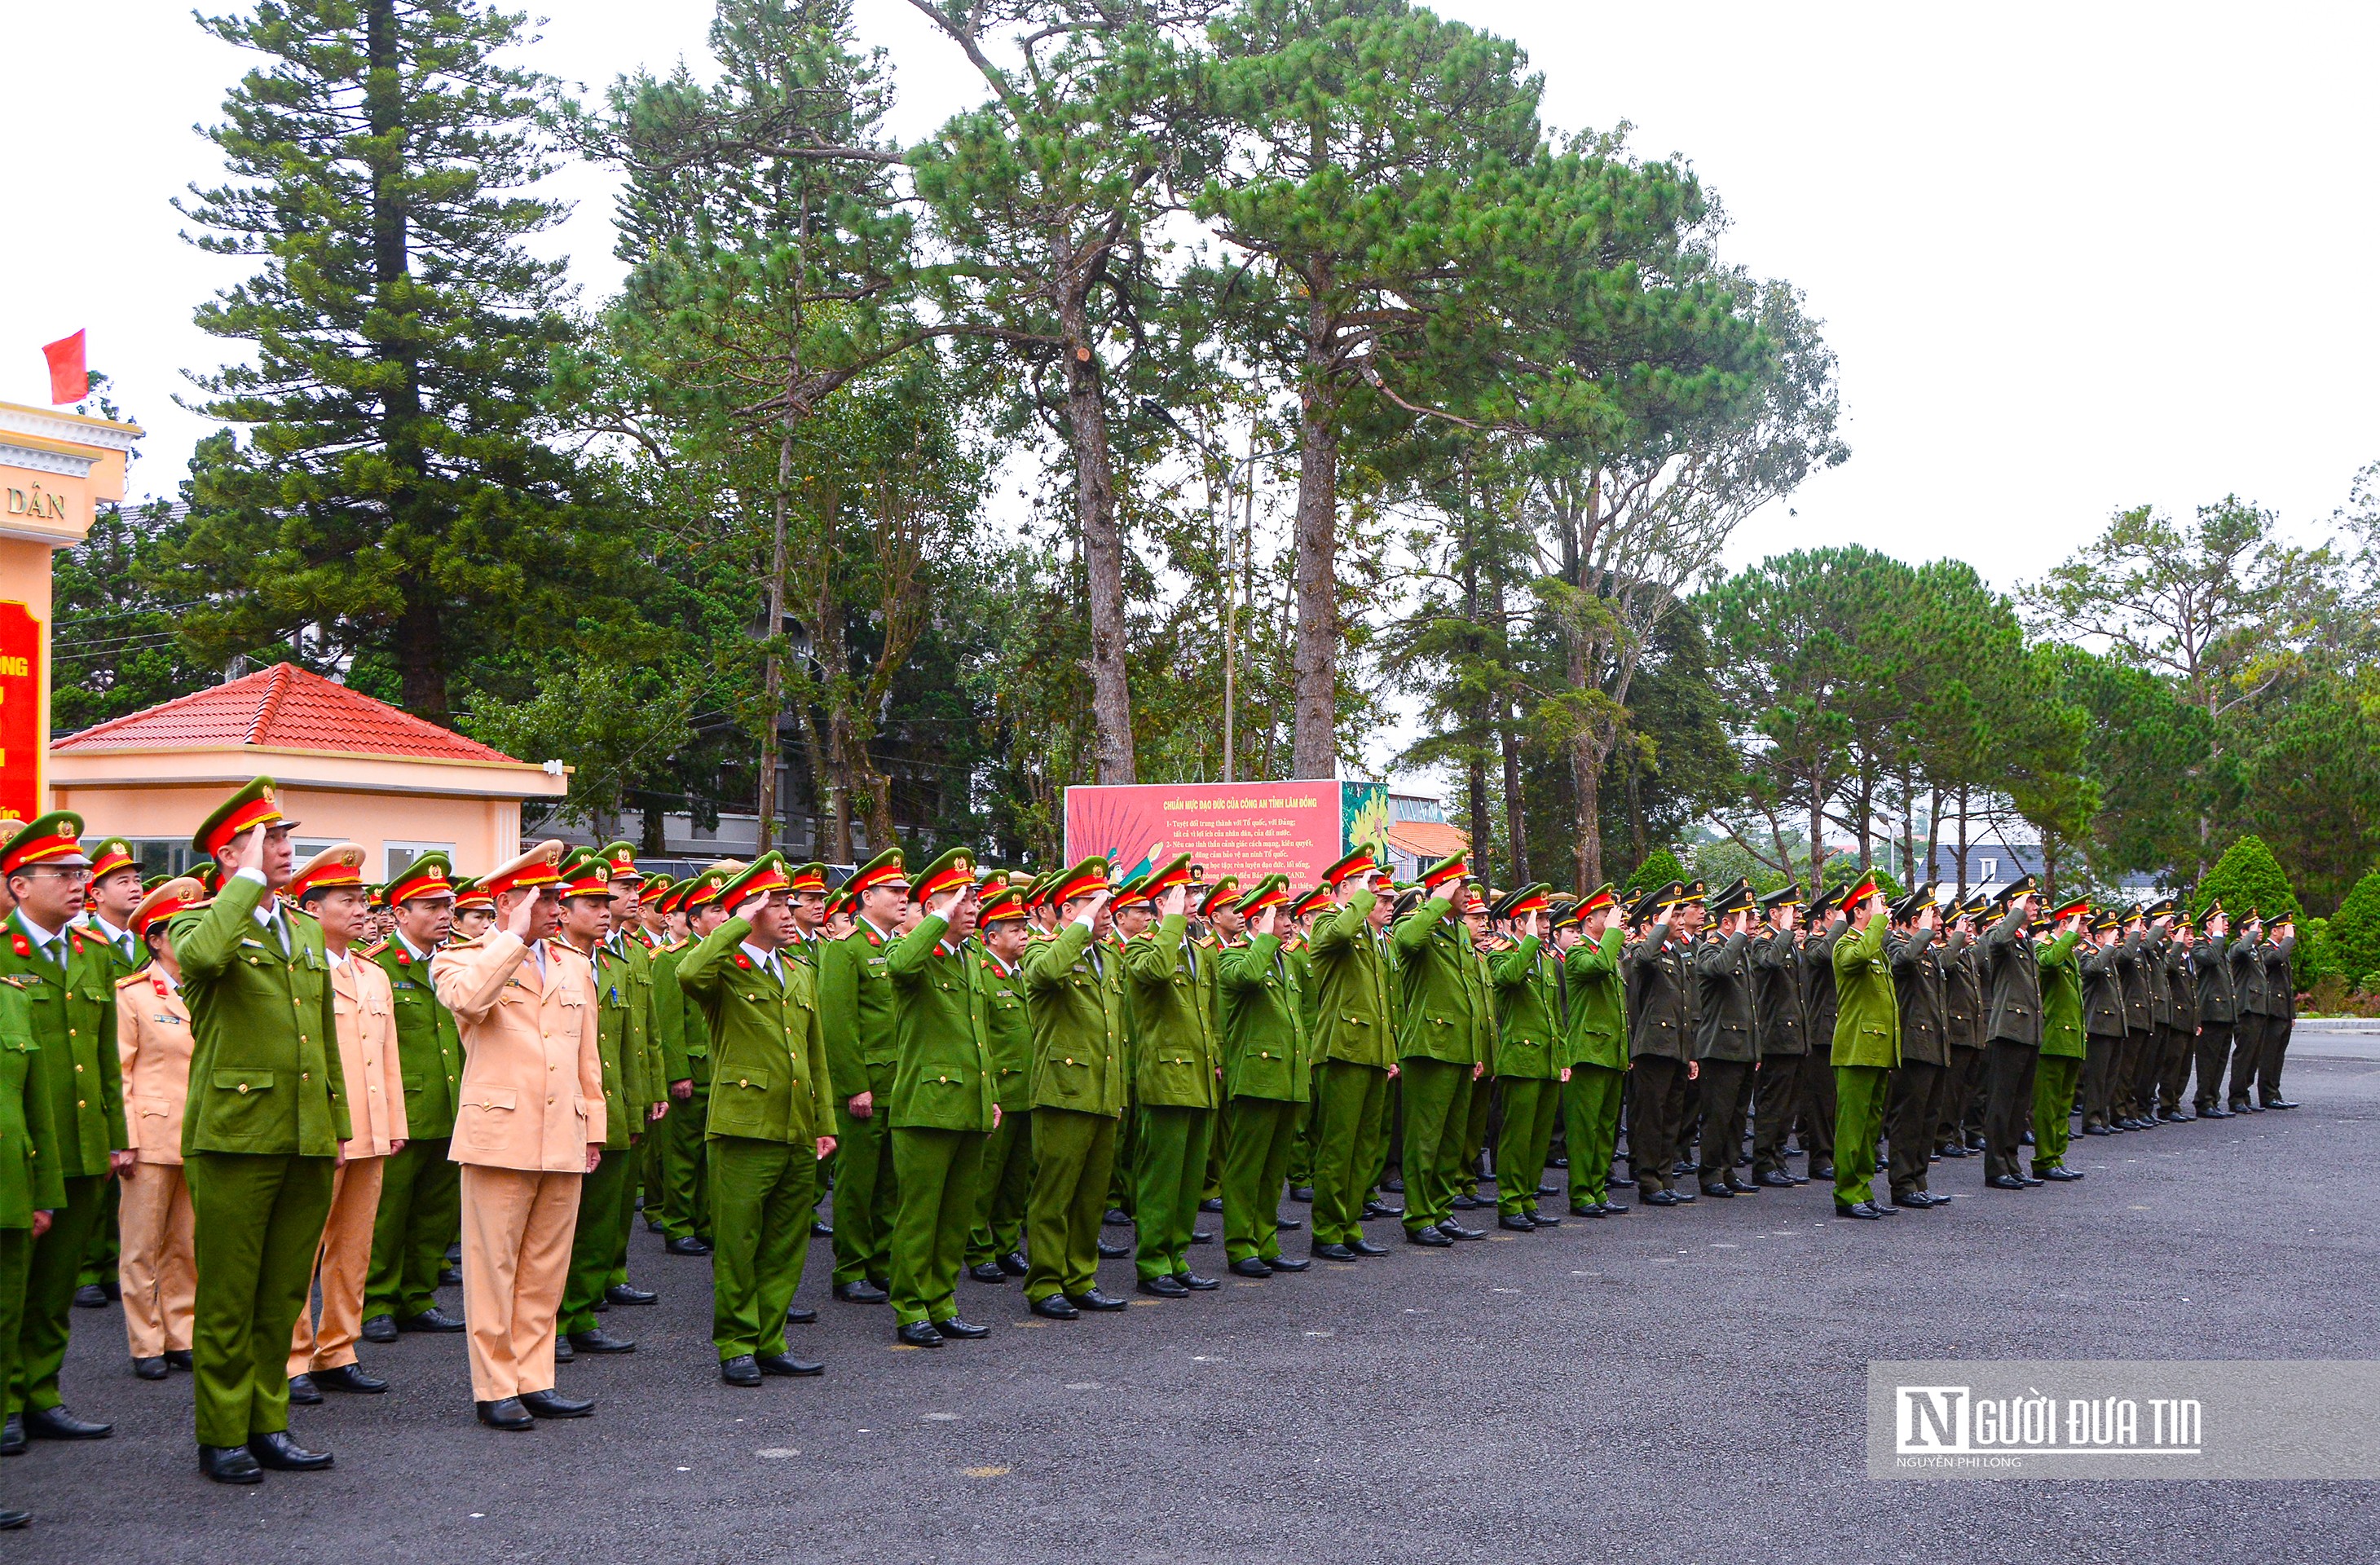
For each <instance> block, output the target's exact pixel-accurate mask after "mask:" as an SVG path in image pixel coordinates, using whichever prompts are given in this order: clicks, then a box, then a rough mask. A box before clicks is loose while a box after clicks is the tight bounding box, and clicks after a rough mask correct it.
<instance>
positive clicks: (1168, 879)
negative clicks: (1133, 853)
mask: <svg viewBox="0 0 2380 1565" xmlns="http://www.w3.org/2000/svg"><path fill="white" fill-rule="evenodd" d="M1189 883H1190V855H1188V854H1186V853H1177V854H1175V855H1173V856H1172V858H1169V859H1167V860H1166V861H1165V862H1164V863H1163V864H1160V865H1159V866H1158V867H1156V868H1154V869H1152V870H1150V871H1149V872H1148V880H1147V885H1146V886H1145V887H1144V888H1143V892H1144V894H1145V895H1147V897H1148V899H1149V900H1150V901H1152V902H1154V901H1155V900H1157V899H1158V898H1159V897H1161V896H1163V895H1164V894H1165V893H1166V892H1170V891H1172V889H1173V888H1174V887H1176V886H1186V885H1188V884H1189Z"/></svg>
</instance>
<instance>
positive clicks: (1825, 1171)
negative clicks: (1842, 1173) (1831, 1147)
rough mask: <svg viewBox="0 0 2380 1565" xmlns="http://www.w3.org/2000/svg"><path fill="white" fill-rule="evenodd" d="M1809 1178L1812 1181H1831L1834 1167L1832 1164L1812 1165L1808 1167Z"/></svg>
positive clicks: (1833, 1175)
mask: <svg viewBox="0 0 2380 1565" xmlns="http://www.w3.org/2000/svg"><path fill="white" fill-rule="evenodd" d="M1810 1177H1811V1178H1812V1179H1832V1178H1834V1177H1835V1165H1834V1164H1832V1163H1813V1164H1811V1165H1810Z"/></svg>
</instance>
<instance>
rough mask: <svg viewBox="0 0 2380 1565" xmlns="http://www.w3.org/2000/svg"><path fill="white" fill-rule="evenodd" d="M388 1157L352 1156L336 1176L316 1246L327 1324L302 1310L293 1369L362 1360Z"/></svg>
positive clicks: (304, 1371)
mask: <svg viewBox="0 0 2380 1565" xmlns="http://www.w3.org/2000/svg"><path fill="white" fill-rule="evenodd" d="M385 1162H386V1159H381V1158H350V1159H347V1162H346V1166H345V1167H343V1168H341V1169H340V1170H339V1171H338V1172H336V1173H334V1174H333V1175H332V1176H331V1215H330V1216H329V1217H328V1218H326V1219H323V1222H322V1243H321V1244H318V1245H316V1246H315V1247H314V1277H315V1280H317V1281H318V1282H320V1283H321V1284H322V1325H321V1326H320V1327H319V1328H318V1327H316V1326H315V1324H314V1312H313V1311H312V1310H311V1309H301V1310H299V1311H298V1312H297V1326H296V1328H294V1329H292V1330H291V1331H290V1333H289V1373H290V1374H292V1375H311V1374H313V1373H314V1371H316V1370H318V1369H336V1368H338V1367H339V1366H340V1365H343V1364H353V1363H355V1362H356V1339H357V1338H358V1336H360V1335H361V1334H362V1330H363V1320H364V1274H365V1273H367V1272H369V1271H370V1269H371V1242H372V1219H373V1218H374V1217H375V1216H377V1215H378V1214H379V1212H380V1177H381V1170H382V1167H383V1164H384V1163H385Z"/></svg>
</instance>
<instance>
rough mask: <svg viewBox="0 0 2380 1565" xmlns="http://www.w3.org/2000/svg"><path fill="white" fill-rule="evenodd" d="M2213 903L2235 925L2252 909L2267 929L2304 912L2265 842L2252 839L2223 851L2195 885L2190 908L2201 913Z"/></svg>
mask: <svg viewBox="0 0 2380 1565" xmlns="http://www.w3.org/2000/svg"><path fill="white" fill-rule="evenodd" d="M2215 902H2220V903H2222V904H2223V911H2224V912H2226V913H2228V914H2229V915H2230V916H2231V922H2232V923H2233V924H2234V925H2237V924H2239V923H2240V922H2241V921H2242V920H2244V919H2245V918H2246V917H2247V916H2248V914H2249V911H2250V910H2251V909H2253V910H2254V911H2255V913H2256V914H2257V915H2258V916H2260V917H2262V918H2263V919H2264V920H2265V923H2266V924H2268V925H2269V924H2274V923H2277V922H2278V921H2279V920H2280V919H2282V918H2283V917H2285V916H2286V917H2289V918H2292V919H2295V918H2299V917H2301V916H2303V915H2304V912H2305V910H2304V909H2303V908H2301V907H2300V906H2299V905H2298V897H2297V892H2293V891H2291V890H2290V889H2289V877H2288V876H2287V875H2285V874H2283V873H2282V872H2281V865H2280V861H2279V860H2278V859H2277V858H2275V857H2274V856H2273V850H2272V849H2270V848H2268V847H2266V846H2265V840H2264V839H2263V838H2262V837H2255V836H2248V837H2242V838H2240V840H2239V841H2238V842H2236V843H2232V844H2231V845H2230V846H2229V847H2228V848H2225V849H2224V850H2223V856H2222V857H2221V858H2220V859H2218V860H2216V865H2215V867H2214V868H2212V869H2210V870H2208V871H2207V872H2206V879H2205V880H2201V881H2200V882H2199V883H2198V891H2197V892H2196V894H2194V895H2193V896H2192V898H2191V907H2192V911H2194V912H2197V913H2204V912H2205V911H2206V908H2207V905H2208V904H2210V903H2215Z"/></svg>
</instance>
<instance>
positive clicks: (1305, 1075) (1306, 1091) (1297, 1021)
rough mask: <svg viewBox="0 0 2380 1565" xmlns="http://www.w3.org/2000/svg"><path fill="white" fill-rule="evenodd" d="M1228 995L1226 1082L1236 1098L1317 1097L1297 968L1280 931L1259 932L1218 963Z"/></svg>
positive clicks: (1284, 1100) (1219, 977) (1225, 1001)
mask: <svg viewBox="0 0 2380 1565" xmlns="http://www.w3.org/2000/svg"><path fill="white" fill-rule="evenodd" d="M1216 966H1217V968H1218V973H1217V983H1218V985H1219V987H1220V989H1221V990H1222V995H1223V1086H1224V1089H1225V1090H1226V1091H1227V1092H1229V1093H1230V1094H1231V1096H1233V1098H1271V1099H1273V1100H1275V1101H1276V1102H1281V1103H1303V1102H1305V1101H1306V1100H1307V1099H1308V1098H1311V1097H1312V1096H1313V1092H1314V1088H1313V1084H1312V1081H1311V1079H1310V1078H1311V1076H1312V1074H1313V1065H1314V1060H1313V1052H1314V1051H1313V1042H1312V1040H1311V1039H1310V1038H1309V1037H1307V1036H1306V1031H1305V1016H1304V1015H1303V1012H1304V1011H1305V999H1304V996H1303V995H1301V994H1300V993H1299V992H1298V987H1297V969H1296V967H1295V966H1294V965H1293V964H1292V963H1291V962H1290V960H1289V957H1288V954H1287V953H1286V952H1283V951H1282V950H1281V937H1280V936H1278V935H1258V936H1257V937H1256V938H1255V939H1253V940H1249V941H1248V942H1247V943H1246V944H1245V945H1236V946H1233V947H1232V948H1231V949H1230V950H1228V951H1226V952H1223V953H1222V960H1221V961H1220V962H1219V963H1218V964H1216Z"/></svg>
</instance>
